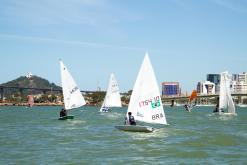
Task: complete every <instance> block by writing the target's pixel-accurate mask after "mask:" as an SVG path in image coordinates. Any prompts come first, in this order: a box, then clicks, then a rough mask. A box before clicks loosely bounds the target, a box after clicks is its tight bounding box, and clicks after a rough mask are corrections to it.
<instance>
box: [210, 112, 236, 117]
mask: <svg viewBox="0 0 247 165" xmlns="http://www.w3.org/2000/svg"><path fill="white" fill-rule="evenodd" d="M213 114H214V115H220V116H237V114H236V113H224V112H221V113H219V112H214V113H213Z"/></svg>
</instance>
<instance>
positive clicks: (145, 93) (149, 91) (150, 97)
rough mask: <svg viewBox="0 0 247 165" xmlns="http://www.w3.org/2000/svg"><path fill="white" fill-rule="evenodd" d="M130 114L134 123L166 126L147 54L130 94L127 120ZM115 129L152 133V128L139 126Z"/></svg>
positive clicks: (121, 126) (157, 87)
mask: <svg viewBox="0 0 247 165" xmlns="http://www.w3.org/2000/svg"><path fill="white" fill-rule="evenodd" d="M130 112H131V113H132V115H133V117H134V119H135V120H136V121H139V122H144V123H151V124H164V125H167V122H166V116H165V113H164V109H163V105H162V101H161V97H160V92H159V86H158V83H157V80H156V77H155V74H154V71H153V67H152V64H151V62H150V60H149V57H148V54H147V53H146V55H145V57H144V60H143V63H142V66H141V68H140V71H139V73H138V76H137V79H136V82H135V85H134V88H133V92H132V94H131V98H130V103H129V107H128V110H127V114H126V118H127V119H128V114H129V113H130ZM115 128H117V129H119V130H123V131H132V132H153V131H154V128H153V127H150V126H141V125H118V126H115Z"/></svg>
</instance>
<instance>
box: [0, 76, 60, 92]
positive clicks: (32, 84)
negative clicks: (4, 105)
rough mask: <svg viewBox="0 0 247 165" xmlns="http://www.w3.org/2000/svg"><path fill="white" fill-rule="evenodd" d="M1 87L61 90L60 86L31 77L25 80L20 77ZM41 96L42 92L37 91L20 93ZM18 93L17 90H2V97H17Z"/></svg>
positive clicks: (24, 77)
mask: <svg viewBox="0 0 247 165" xmlns="http://www.w3.org/2000/svg"><path fill="white" fill-rule="evenodd" d="M0 85H1V86H8V87H27V88H46V89H47V88H48V89H50V88H51V89H61V87H60V86H57V85H56V84H54V83H50V82H49V81H48V80H46V79H44V78H41V77H38V76H35V75H34V76H32V77H31V78H27V77H26V76H20V77H19V78H17V79H15V80H12V81H9V82H6V83H3V84H0ZM29 93H31V94H41V93H42V91H37V90H24V91H22V94H23V95H26V94H29ZM18 94H20V91H19V90H18V89H4V96H5V97H10V96H12V95H18Z"/></svg>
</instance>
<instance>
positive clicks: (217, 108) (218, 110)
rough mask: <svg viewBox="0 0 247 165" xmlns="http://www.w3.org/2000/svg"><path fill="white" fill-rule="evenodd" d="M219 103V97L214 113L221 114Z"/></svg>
mask: <svg viewBox="0 0 247 165" xmlns="http://www.w3.org/2000/svg"><path fill="white" fill-rule="evenodd" d="M219 101H220V98H219V97H217V102H216V106H215V109H214V111H213V113H216V112H220V109H219ZM221 112H224V111H223V110H221Z"/></svg>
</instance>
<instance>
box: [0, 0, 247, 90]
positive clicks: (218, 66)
mask: <svg viewBox="0 0 247 165" xmlns="http://www.w3.org/2000/svg"><path fill="white" fill-rule="evenodd" d="M0 4H1V5H0V8H1V10H0V20H1V21H0V44H1V46H0V47H1V49H0V54H1V55H0V57H1V70H0V84H1V83H5V82H7V81H10V80H13V79H15V78H17V77H19V76H21V75H23V76H25V75H26V74H27V73H29V72H32V73H33V74H34V75H37V76H40V77H43V78H46V79H48V80H49V81H51V82H54V83H56V84H58V85H61V80H60V70H59V58H61V59H62V60H63V62H64V64H65V65H66V66H67V68H68V70H69V71H70V72H71V74H72V76H73V77H74V79H75V80H76V82H77V84H78V86H79V88H80V89H81V90H96V89H97V87H98V86H100V87H101V90H106V88H107V84H108V79H109V76H110V74H111V73H114V74H115V76H116V79H117V81H118V83H119V87H120V91H123V92H125V91H128V90H131V89H132V88H133V86H134V83H135V80H136V76H137V74H138V71H139V68H140V66H141V63H142V60H143V58H144V55H145V52H148V53H149V57H150V60H151V63H152V65H153V68H154V71H155V74H156V78H157V80H158V83H159V86H160V87H161V83H162V82H168V81H173V82H179V83H180V86H181V88H182V91H183V92H185V91H188V92H190V91H192V89H196V85H197V83H198V82H199V81H202V80H206V75H207V74H209V73H215V74H219V73H220V72H223V71H225V70H227V71H229V72H230V73H232V74H235V73H237V74H240V73H242V72H245V71H247V69H246V64H247V56H246V52H247V47H246V43H247V21H246V16H247V2H246V1H244V0H239V1H229V0H208V1H203V2H198V1H196V0H191V1H186V2H184V1H180V0H176V1H172V0H168V1H158V0H157V1H155V3H154V2H151V1H150V2H149V1H142V3H141V4H140V1H108V0H101V1H98V0H91V1H89V0H82V1H79V0H71V1H63V2H62V3H61V2H59V1H48V0H43V1H40V2H35V1H34V2H33V1H28V0H24V1H17V0H8V1H5V0H3V1H1V2H0Z"/></svg>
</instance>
